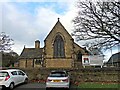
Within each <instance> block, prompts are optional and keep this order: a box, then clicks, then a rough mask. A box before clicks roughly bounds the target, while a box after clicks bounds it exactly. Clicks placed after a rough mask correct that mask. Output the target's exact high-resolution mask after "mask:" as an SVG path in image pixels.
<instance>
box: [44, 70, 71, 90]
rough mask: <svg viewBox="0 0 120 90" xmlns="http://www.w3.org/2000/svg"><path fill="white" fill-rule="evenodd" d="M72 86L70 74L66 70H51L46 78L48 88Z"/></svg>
mask: <svg viewBox="0 0 120 90" xmlns="http://www.w3.org/2000/svg"><path fill="white" fill-rule="evenodd" d="M69 87H70V76H69V74H68V73H67V72H66V71H64V70H61V71H60V70H59V71H58V70H55V71H51V73H50V74H49V76H48V77H47V80H46V89H48V88H68V89H69Z"/></svg>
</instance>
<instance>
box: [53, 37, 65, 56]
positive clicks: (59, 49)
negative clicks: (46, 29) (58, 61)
mask: <svg viewBox="0 0 120 90" xmlns="http://www.w3.org/2000/svg"><path fill="white" fill-rule="evenodd" d="M64 57H65V50H64V41H63V38H62V37H61V36H60V35H57V36H56V38H55V41H54V58H64Z"/></svg>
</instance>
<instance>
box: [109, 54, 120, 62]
mask: <svg viewBox="0 0 120 90" xmlns="http://www.w3.org/2000/svg"><path fill="white" fill-rule="evenodd" d="M112 60H113V63H116V62H119V63H120V52H118V53H116V54H113V55H112V56H111V57H110V59H109V60H108V62H107V63H108V64H109V63H112Z"/></svg>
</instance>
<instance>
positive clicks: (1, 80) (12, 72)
mask: <svg viewBox="0 0 120 90" xmlns="http://www.w3.org/2000/svg"><path fill="white" fill-rule="evenodd" d="M27 82H28V76H27V75H26V74H25V73H24V72H23V71H22V70H19V69H7V70H0V86H1V87H2V88H6V87H7V88H10V89H13V88H14V86H16V85H18V84H20V83H27Z"/></svg>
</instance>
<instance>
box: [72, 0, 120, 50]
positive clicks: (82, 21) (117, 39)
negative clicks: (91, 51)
mask: <svg viewBox="0 0 120 90" xmlns="http://www.w3.org/2000/svg"><path fill="white" fill-rule="evenodd" d="M77 6H78V15H77V16H76V17H75V18H74V20H73V23H74V28H75V29H74V31H73V33H72V35H73V36H76V39H77V40H78V41H79V40H88V41H90V44H91V45H92V47H98V48H103V47H104V48H106V49H109V48H111V47H113V46H116V45H118V44H119V43H120V2H80V1H79V2H78V3H77ZM94 40H95V41H94ZM92 41H94V42H92Z"/></svg>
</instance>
